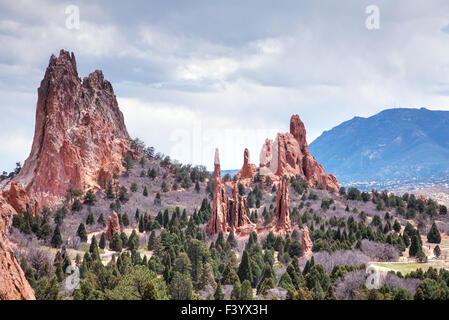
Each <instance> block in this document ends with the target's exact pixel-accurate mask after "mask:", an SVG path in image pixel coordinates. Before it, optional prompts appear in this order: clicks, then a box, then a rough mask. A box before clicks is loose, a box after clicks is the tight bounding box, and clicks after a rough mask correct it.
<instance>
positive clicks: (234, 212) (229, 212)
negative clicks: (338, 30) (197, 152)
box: [207, 149, 255, 236]
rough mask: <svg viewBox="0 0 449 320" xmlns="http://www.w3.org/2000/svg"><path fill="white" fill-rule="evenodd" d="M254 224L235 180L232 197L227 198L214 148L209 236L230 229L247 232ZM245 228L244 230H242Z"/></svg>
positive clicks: (218, 159) (216, 152)
mask: <svg viewBox="0 0 449 320" xmlns="http://www.w3.org/2000/svg"><path fill="white" fill-rule="evenodd" d="M253 227H255V225H254V224H253V223H252V222H251V221H250V220H249V218H248V216H247V215H246V197H243V196H240V195H239V194H238V188H237V182H235V183H234V188H233V197H232V198H229V197H228V195H227V193H226V186H225V184H224V183H223V182H222V180H221V169H220V157H219V153H218V149H216V150H215V159H214V197H213V199H212V213H211V216H210V219H209V223H208V225H207V230H208V232H209V234H210V235H211V236H213V235H215V234H217V233H220V232H223V233H227V232H230V231H231V230H234V231H235V232H237V233H239V232H245V233H246V232H247V229H248V228H253ZM244 230H245V231H244Z"/></svg>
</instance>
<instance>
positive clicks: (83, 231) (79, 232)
mask: <svg viewBox="0 0 449 320" xmlns="http://www.w3.org/2000/svg"><path fill="white" fill-rule="evenodd" d="M76 235H77V236H78V237H80V239H81V242H86V241H87V232H86V227H85V226H84V223H82V222H81V223H80V225H79V227H78V230H77V231H76Z"/></svg>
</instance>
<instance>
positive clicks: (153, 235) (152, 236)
mask: <svg viewBox="0 0 449 320" xmlns="http://www.w3.org/2000/svg"><path fill="white" fill-rule="evenodd" d="M155 241H156V233H155V232H154V231H151V234H150V236H149V238H148V250H150V251H151V250H153V249H154V243H155Z"/></svg>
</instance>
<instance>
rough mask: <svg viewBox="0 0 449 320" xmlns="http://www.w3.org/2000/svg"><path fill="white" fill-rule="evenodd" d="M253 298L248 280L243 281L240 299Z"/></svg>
mask: <svg viewBox="0 0 449 320" xmlns="http://www.w3.org/2000/svg"><path fill="white" fill-rule="evenodd" d="M252 299H253V288H252V287H251V283H250V282H249V281H248V280H245V281H243V283H242V290H241V293H240V300H252Z"/></svg>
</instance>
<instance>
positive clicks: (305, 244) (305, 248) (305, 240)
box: [301, 226, 313, 258]
mask: <svg viewBox="0 0 449 320" xmlns="http://www.w3.org/2000/svg"><path fill="white" fill-rule="evenodd" d="M312 247H313V243H312V240H310V234H309V228H308V227H307V226H304V227H303V228H302V232H301V250H302V256H303V257H306V258H309V257H311V256H312V254H313V252H312Z"/></svg>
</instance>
